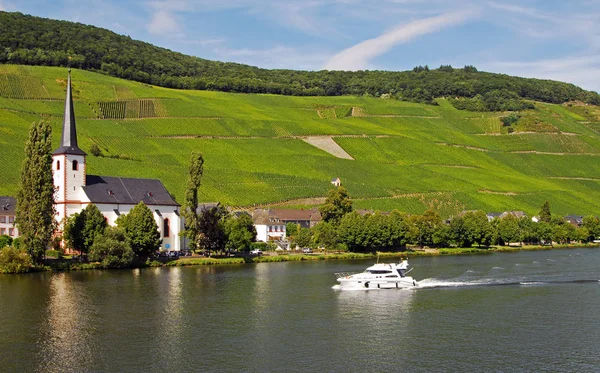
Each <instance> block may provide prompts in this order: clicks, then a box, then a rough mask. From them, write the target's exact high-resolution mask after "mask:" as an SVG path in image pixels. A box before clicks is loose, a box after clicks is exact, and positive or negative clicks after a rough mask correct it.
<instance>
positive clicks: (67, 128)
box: [52, 69, 86, 155]
mask: <svg viewBox="0 0 600 373" xmlns="http://www.w3.org/2000/svg"><path fill="white" fill-rule="evenodd" d="M52 154H76V155H86V153H85V152H84V151H83V150H81V149H79V146H77V128H76V126H75V111H74V110H73V93H72V90H71V69H69V79H68V81H67V97H66V98H65V114H64V118H63V127H62V138H61V140H60V147H59V148H58V149H56V150H55V151H54V153H52Z"/></svg>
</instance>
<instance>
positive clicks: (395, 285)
mask: <svg viewBox="0 0 600 373" xmlns="http://www.w3.org/2000/svg"><path fill="white" fill-rule="evenodd" d="M338 282H339V285H338V286H337V288H338V289H341V290H378V289H409V288H415V287H417V286H418V283H417V282H416V281H415V280H414V279H413V278H412V277H409V276H407V277H402V278H399V279H394V280H391V279H390V280H383V279H368V278H353V277H352V276H349V277H348V278H338Z"/></svg>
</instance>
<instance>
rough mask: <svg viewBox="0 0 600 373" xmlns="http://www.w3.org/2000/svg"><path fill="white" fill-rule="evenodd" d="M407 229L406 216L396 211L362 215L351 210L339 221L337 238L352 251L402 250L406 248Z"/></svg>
mask: <svg viewBox="0 0 600 373" xmlns="http://www.w3.org/2000/svg"><path fill="white" fill-rule="evenodd" d="M409 230H410V228H409V225H408V222H407V217H406V216H405V215H404V214H402V213H399V212H398V211H393V212H392V213H391V214H388V215H384V214H381V213H379V212H377V213H375V214H367V215H364V216H362V215H360V214H358V213H357V212H351V213H348V214H346V215H345V216H344V217H343V218H342V219H341V221H340V224H339V227H338V239H339V241H340V243H342V244H343V245H344V246H345V247H347V248H348V250H349V251H353V252H373V251H391V250H402V249H405V248H406V243H407V242H408V239H409V234H410V232H409Z"/></svg>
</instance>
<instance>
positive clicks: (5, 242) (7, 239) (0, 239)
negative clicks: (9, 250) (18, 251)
mask: <svg viewBox="0 0 600 373" xmlns="http://www.w3.org/2000/svg"><path fill="white" fill-rule="evenodd" d="M12 242H13V239H12V237H11V236H8V235H6V234H3V235H2V236H0V249H1V248H3V247H6V246H10V245H11V244H12Z"/></svg>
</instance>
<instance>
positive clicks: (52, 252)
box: [46, 250, 63, 259]
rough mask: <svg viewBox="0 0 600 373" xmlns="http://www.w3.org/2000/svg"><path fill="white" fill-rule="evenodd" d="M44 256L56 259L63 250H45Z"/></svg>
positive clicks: (61, 254)
mask: <svg viewBox="0 0 600 373" xmlns="http://www.w3.org/2000/svg"><path fill="white" fill-rule="evenodd" d="M46 256H47V257H51V258H56V259H62V257H63V252H62V250H46Z"/></svg>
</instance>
